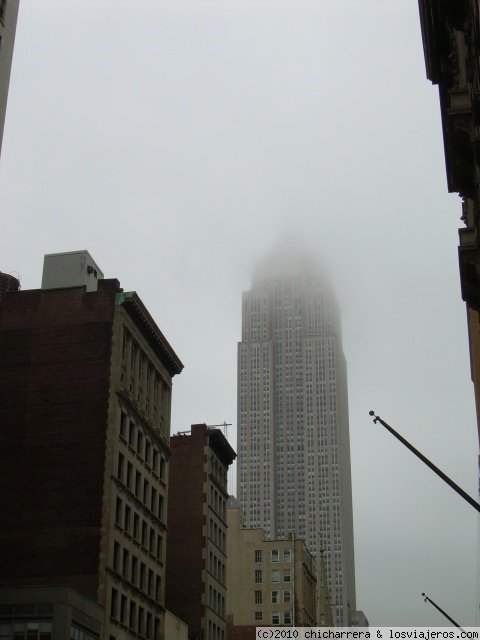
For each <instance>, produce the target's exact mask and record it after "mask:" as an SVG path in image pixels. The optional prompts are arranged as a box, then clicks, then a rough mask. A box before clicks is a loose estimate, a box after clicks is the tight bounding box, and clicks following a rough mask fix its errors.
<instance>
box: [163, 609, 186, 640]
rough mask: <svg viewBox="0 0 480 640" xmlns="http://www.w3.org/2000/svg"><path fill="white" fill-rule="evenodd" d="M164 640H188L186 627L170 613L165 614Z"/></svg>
mask: <svg viewBox="0 0 480 640" xmlns="http://www.w3.org/2000/svg"><path fill="white" fill-rule="evenodd" d="M165 638H167V639H168V640H188V625H187V624H185V622H183V620H180V619H179V618H177V616H174V615H173V613H171V612H170V611H166V612H165Z"/></svg>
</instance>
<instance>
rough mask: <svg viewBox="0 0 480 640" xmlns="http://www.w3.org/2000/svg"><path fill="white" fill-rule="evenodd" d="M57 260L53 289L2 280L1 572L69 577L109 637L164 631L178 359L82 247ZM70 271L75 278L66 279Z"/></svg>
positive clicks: (52, 579)
mask: <svg viewBox="0 0 480 640" xmlns="http://www.w3.org/2000/svg"><path fill="white" fill-rule="evenodd" d="M50 259H51V257H46V267H45V272H44V275H45V274H48V272H49V267H48V262H49V260H50ZM59 262H60V264H61V265H63V266H62V269H63V272H64V274H67V275H66V277H65V279H64V281H63V282H61V283H59V282H58V281H55V284H54V286H55V287H56V288H49V287H50V286H51V284H52V282H51V281H50V280H49V278H48V277H46V278H45V277H44V279H43V288H42V289H34V290H27V291H11V289H12V287H11V282H7V285H8V286H9V288H10V292H9V293H5V292H2V293H1V298H0V393H1V398H0V434H1V438H0V465H1V467H2V481H1V483H0V513H1V514H2V527H1V529H0V585H2V586H4V587H10V588H13V587H15V588H17V587H25V586H30V587H34V586H37V587H42V588H43V587H68V588H71V589H75V590H76V591H78V592H79V593H80V594H81V595H82V596H84V597H86V598H89V599H90V600H92V601H93V602H95V603H97V605H100V606H101V607H102V609H103V610H104V620H103V627H104V629H105V638H107V640H120V639H123V638H125V639H126V638H137V637H139V636H140V637H145V638H151V639H153V638H155V640H158V639H163V638H164V615H165V607H164V584H165V539H166V512H167V509H166V502H167V479H168V461H169V453H170V452H169V444H168V442H169V433H170V403H171V389H172V378H173V376H174V375H176V374H178V373H180V371H181V370H182V364H181V362H180V360H179V359H178V357H177V356H176V354H175V352H174V351H173V349H172V348H171V346H170V345H169V343H168V342H167V340H166V339H165V337H164V336H163V334H162V333H161V331H160V329H159V328H158V327H157V325H156V324H155V322H154V320H153V318H152V317H151V316H150V314H149V312H148V311H147V309H146V308H145V306H144V305H143V303H142V301H141V300H140V298H139V297H138V295H137V294H136V293H135V292H129V293H126V292H124V291H123V290H122V289H121V288H120V285H119V283H118V281H117V280H104V279H101V272H100V270H98V269H97V268H95V266H93V265H95V263H94V261H93V260H92V259H91V257H90V256H89V255H88V253H87V252H84V251H82V252H73V253H70V254H62V256H61V258H60V260H59ZM71 271H76V272H79V273H83V275H84V281H83V285H82V284H80V282H81V279H80V282H79V280H76V281H75V282H74V285H75V286H69V281H70V277H69V276H68V274H69V273H70V272H71ZM0 279H2V280H5V279H7V280H8V277H3V278H0ZM3 288H4V289H5V288H6V287H3ZM4 593H5V592H4Z"/></svg>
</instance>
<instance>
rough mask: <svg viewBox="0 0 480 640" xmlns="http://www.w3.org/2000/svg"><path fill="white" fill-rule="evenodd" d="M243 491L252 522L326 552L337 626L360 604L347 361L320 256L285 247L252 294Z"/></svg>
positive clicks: (244, 380)
mask: <svg viewBox="0 0 480 640" xmlns="http://www.w3.org/2000/svg"><path fill="white" fill-rule="evenodd" d="M237 452H238V467H237V473H238V477H237V488H238V498H239V501H240V504H241V506H242V508H243V510H244V512H245V515H246V524H247V526H252V527H263V528H265V530H266V531H267V534H268V535H269V536H271V537H286V536H289V535H291V532H292V531H294V532H295V535H297V536H300V537H302V538H304V539H305V541H306V543H307V545H308V547H309V548H310V550H311V551H312V552H313V553H314V554H316V556H317V557H319V556H320V554H321V553H322V552H324V555H323V557H324V562H325V565H326V570H327V579H328V584H329V589H330V594H331V599H332V603H333V604H334V607H333V608H334V613H335V620H336V624H337V625H340V626H342V625H343V626H348V625H350V622H351V613H352V612H353V611H354V610H355V608H356V607H355V569H354V550H353V516H352V490H351V474H350V441H349V427H348V399H347V376H346V364H345V358H344V355H343V350H342V339H341V329H340V316H339V310H338V306H337V303H336V300H335V297H334V295H333V292H332V289H331V287H330V284H329V282H328V278H327V277H326V276H325V275H322V274H321V273H320V269H319V267H318V266H317V264H316V262H315V260H313V259H310V258H308V257H305V256H304V255H302V254H301V252H299V251H298V250H297V249H293V248H292V247H290V246H288V245H286V244H285V245H283V244H282V245H278V246H277V247H276V248H275V250H274V251H273V252H272V253H271V254H270V255H269V256H268V258H267V259H266V260H264V261H263V262H262V263H260V265H259V266H258V267H257V269H256V270H255V273H254V277H253V286H252V289H251V290H250V291H247V292H245V293H244V294H243V306H242V341H241V342H240V344H239V347H238V445H237Z"/></svg>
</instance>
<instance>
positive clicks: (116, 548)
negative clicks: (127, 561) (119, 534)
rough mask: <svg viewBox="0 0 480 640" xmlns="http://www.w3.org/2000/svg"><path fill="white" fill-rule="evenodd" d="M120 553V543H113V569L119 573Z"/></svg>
mask: <svg viewBox="0 0 480 640" xmlns="http://www.w3.org/2000/svg"><path fill="white" fill-rule="evenodd" d="M119 553H120V545H119V544H118V542H114V543H113V568H114V570H115V571H118V555H119Z"/></svg>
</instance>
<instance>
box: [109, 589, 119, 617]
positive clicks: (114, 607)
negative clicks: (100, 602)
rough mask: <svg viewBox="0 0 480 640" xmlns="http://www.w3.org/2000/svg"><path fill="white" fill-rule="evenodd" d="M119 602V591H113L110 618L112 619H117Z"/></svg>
mask: <svg viewBox="0 0 480 640" xmlns="http://www.w3.org/2000/svg"><path fill="white" fill-rule="evenodd" d="M117 600H118V593H117V590H116V589H112V597H111V598H110V617H111V618H116V617H117Z"/></svg>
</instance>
